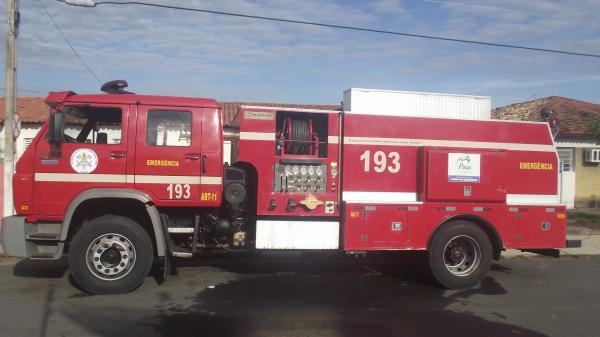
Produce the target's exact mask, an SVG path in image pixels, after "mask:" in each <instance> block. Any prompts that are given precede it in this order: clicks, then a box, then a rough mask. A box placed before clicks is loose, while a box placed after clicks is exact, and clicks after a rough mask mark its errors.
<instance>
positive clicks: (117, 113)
mask: <svg viewBox="0 0 600 337" xmlns="http://www.w3.org/2000/svg"><path fill="white" fill-rule="evenodd" d="M63 113H64V114H65V131H64V137H65V142H67V143H86V144H108V145H110V144H120V143H121V138H122V136H121V131H122V130H121V127H122V119H123V117H122V115H123V112H122V111H121V109H119V108H112V107H93V106H68V107H65V108H64V109H63Z"/></svg>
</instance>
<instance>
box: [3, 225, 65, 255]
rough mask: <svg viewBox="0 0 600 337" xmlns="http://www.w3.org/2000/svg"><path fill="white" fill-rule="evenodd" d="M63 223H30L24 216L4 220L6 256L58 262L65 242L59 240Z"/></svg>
mask: <svg viewBox="0 0 600 337" xmlns="http://www.w3.org/2000/svg"><path fill="white" fill-rule="evenodd" d="M61 228H62V223H60V222H52V223H44V222H40V223H29V222H27V221H25V217H24V216H18V215H13V216H8V217H4V218H2V227H1V229H0V236H1V237H2V247H3V248H4V254H5V255H8V256H15V257H29V258H32V259H47V260H56V259H58V258H60V257H61V256H62V253H63V249H64V245H65V244H64V242H62V241H60V240H59V237H60V232H61Z"/></svg>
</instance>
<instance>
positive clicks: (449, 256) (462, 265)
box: [443, 235, 481, 276]
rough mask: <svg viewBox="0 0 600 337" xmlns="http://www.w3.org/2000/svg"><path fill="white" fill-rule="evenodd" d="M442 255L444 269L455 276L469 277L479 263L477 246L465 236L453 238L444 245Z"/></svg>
mask: <svg viewBox="0 0 600 337" xmlns="http://www.w3.org/2000/svg"><path fill="white" fill-rule="evenodd" d="M443 254H444V256H443V258H444V265H445V266H446V269H447V270H448V271H449V272H450V273H451V274H452V275H455V276H468V275H470V274H471V273H473V272H474V271H475V270H476V269H477V267H478V266H479V263H480V261H481V249H480V248H479V244H477V241H475V240H474V239H473V238H472V237H470V236H467V235H458V236H455V237H453V238H452V239H451V240H450V241H448V243H447V244H446V247H445V248H444V252H443Z"/></svg>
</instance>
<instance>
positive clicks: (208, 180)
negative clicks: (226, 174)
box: [200, 176, 223, 185]
mask: <svg viewBox="0 0 600 337" xmlns="http://www.w3.org/2000/svg"><path fill="white" fill-rule="evenodd" d="M222 182H223V178H221V177H209V176H201V177H200V184H202V185H221V183H222Z"/></svg>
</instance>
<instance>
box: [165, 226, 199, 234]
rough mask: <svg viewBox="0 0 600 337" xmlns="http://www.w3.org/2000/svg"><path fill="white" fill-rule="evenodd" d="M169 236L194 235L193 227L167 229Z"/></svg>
mask: <svg viewBox="0 0 600 337" xmlns="http://www.w3.org/2000/svg"><path fill="white" fill-rule="evenodd" d="M168 230H169V234H194V227H169V228H168Z"/></svg>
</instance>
